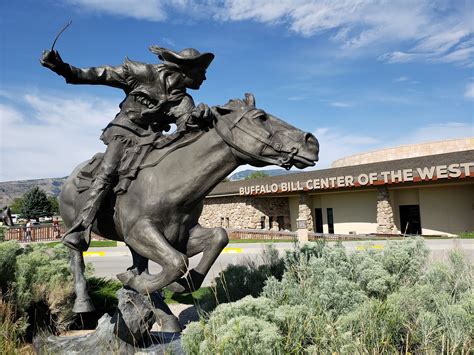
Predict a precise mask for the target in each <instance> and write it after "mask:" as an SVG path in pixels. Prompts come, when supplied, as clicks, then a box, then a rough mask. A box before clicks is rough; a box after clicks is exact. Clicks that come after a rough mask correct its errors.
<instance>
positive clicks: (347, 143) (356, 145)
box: [313, 122, 474, 169]
mask: <svg viewBox="0 0 474 355" xmlns="http://www.w3.org/2000/svg"><path fill="white" fill-rule="evenodd" d="M313 133H314V135H315V136H316V138H317V139H318V140H319V146H320V154H319V158H320V160H319V162H318V163H317V166H316V168H317V169H324V168H329V167H330V166H331V163H332V162H333V161H335V160H337V159H341V158H344V157H347V156H350V155H354V154H359V153H366V152H369V151H373V150H378V149H384V148H392V147H397V146H400V145H405V144H418V143H424V142H431V141H441V140H448V139H457V138H466V137H474V126H473V125H472V124H467V123H461V122H445V123H438V124H429V125H425V126H420V127H418V128H416V129H413V130H412V131H411V132H407V134H406V135H404V136H403V137H401V138H400V136H394V137H385V138H384V139H379V138H376V137H372V136H364V135H357V134H354V133H352V132H351V131H349V130H347V129H345V128H340V127H324V128H318V129H316V130H315V131H314V132H313ZM388 142H389V143H388Z"/></svg>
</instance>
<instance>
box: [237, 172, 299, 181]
mask: <svg viewBox="0 0 474 355" xmlns="http://www.w3.org/2000/svg"><path fill="white" fill-rule="evenodd" d="M256 171H262V172H264V173H265V174H267V175H268V176H278V175H288V174H294V173H295V171H291V170H284V169H272V170H252V169H248V170H243V171H239V172H238V173H235V174H232V175H231V176H229V180H230V181H238V180H244V179H245V178H246V177H247V176H249V175H250V174H252V173H254V172H256Z"/></svg>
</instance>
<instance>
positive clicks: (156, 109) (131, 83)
mask: <svg viewBox="0 0 474 355" xmlns="http://www.w3.org/2000/svg"><path fill="white" fill-rule="evenodd" d="M150 51H151V52H153V53H154V54H157V55H158V57H159V59H160V60H162V63H161V64H145V63H140V62H135V61H131V60H129V59H128V58H126V59H125V61H124V63H123V64H122V65H119V66H115V67H112V66H101V67H92V68H85V69H81V68H76V67H74V66H72V65H70V64H67V63H65V62H63V61H62V59H61V57H60V56H59V53H58V52H57V51H56V50H51V51H44V52H43V55H42V57H41V64H42V65H43V66H45V67H47V68H49V69H51V70H52V71H54V72H55V73H56V74H58V75H61V76H63V77H64V78H65V79H66V82H67V83H69V84H92V85H107V86H112V87H116V88H120V89H122V90H124V92H125V95H126V96H125V99H124V100H123V101H122V102H121V104H120V106H119V107H120V112H119V113H118V114H117V115H116V116H115V118H114V119H113V120H112V121H111V122H110V123H109V124H108V125H107V127H105V129H104V130H103V133H102V136H101V140H102V141H103V142H104V143H105V144H106V145H107V149H106V151H105V155H104V157H103V160H102V163H101V165H100V167H99V169H98V173H97V174H96V176H95V178H94V180H93V182H92V185H91V187H90V188H89V190H88V191H87V193H88V197H87V201H86V203H85V206H84V208H83V209H82V211H81V212H80V214H79V216H78V217H77V218H76V220H75V221H74V223H73V225H72V227H71V228H70V229H69V230H68V231H67V232H66V233H65V234H64V236H63V243H64V244H66V245H67V246H69V247H71V248H72V249H75V250H79V251H83V250H87V248H88V247H89V243H88V241H90V232H91V228H92V224H93V222H94V221H95V218H96V214H97V212H98V210H99V208H100V205H101V203H102V201H103V200H104V198H105V196H106V195H107V193H108V192H109V191H110V189H111V187H112V184H113V180H114V177H115V176H116V174H117V170H118V168H119V163H120V160H121V158H122V156H123V155H124V152H125V149H126V148H128V147H130V146H133V145H135V144H137V143H138V140H139V139H140V137H146V136H149V135H150V134H152V133H160V132H162V131H164V130H165V131H166V130H167V129H169V124H170V123H175V124H176V125H177V127H178V128H177V129H178V131H180V130H186V129H189V127H191V128H199V127H201V126H203V125H205V122H207V120H209V119H210V117H211V114H210V110H209V107H207V106H206V105H203V104H200V105H198V106H197V107H195V105H194V101H193V99H192V97H191V96H190V95H189V94H187V93H186V89H193V90H197V89H199V88H200V86H201V84H202V83H203V81H204V80H206V69H207V68H208V66H209V65H210V63H211V62H212V60H213V59H214V55H213V54H212V53H200V52H199V51H197V50H196V49H193V48H188V49H184V50H182V51H181V52H178V53H177V52H174V51H171V50H168V49H165V48H162V47H158V46H151V47H150Z"/></svg>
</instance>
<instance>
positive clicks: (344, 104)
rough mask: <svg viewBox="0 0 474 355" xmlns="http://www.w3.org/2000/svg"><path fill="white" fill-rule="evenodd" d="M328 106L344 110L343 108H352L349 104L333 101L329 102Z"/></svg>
mask: <svg viewBox="0 0 474 355" xmlns="http://www.w3.org/2000/svg"><path fill="white" fill-rule="evenodd" d="M329 105H331V106H333V107H342V108H345V107H352V106H353V105H352V104H351V103H349V102H341V101H334V102H330V103H329Z"/></svg>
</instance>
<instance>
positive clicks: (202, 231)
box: [166, 224, 229, 293]
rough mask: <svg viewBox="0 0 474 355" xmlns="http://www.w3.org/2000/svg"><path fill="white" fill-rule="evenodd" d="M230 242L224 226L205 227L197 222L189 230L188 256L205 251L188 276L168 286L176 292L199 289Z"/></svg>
mask: <svg viewBox="0 0 474 355" xmlns="http://www.w3.org/2000/svg"><path fill="white" fill-rule="evenodd" d="M228 243H229V237H228V236H227V232H226V230H225V229H224V228H204V227H202V226H201V225H199V224H197V225H196V226H195V227H194V228H192V229H191V230H190V232H189V241H188V244H187V253H186V254H187V256H188V257H192V256H194V255H197V254H199V253H203V255H202V258H201V260H200V261H199V264H198V265H197V266H196V267H195V268H194V269H191V270H189V273H188V275H187V276H186V277H183V278H181V279H179V280H178V281H176V282H173V283H172V284H170V285H168V286H167V287H166V288H167V289H169V290H170V291H172V292H174V293H190V292H194V291H196V290H197V289H199V288H200V287H201V285H202V283H203V281H204V278H205V277H206V275H207V273H208V272H209V270H210V269H211V266H212V265H213V264H214V262H215V261H216V259H217V258H218V257H219V254H220V253H221V251H222V250H223V249H224V248H225V246H226V245H227V244H228Z"/></svg>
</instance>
